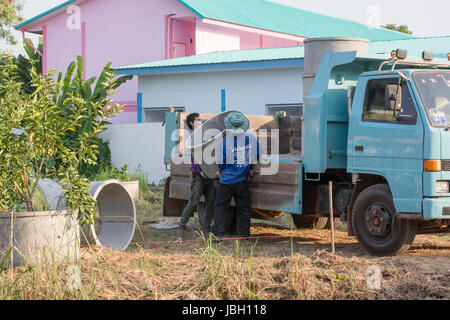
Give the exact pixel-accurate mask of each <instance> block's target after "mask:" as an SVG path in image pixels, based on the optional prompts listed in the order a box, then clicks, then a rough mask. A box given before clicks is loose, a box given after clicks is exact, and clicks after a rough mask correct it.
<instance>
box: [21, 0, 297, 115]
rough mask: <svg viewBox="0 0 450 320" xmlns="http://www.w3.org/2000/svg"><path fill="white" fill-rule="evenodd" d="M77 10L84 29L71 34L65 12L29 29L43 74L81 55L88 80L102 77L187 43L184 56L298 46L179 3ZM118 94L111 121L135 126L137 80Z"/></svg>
mask: <svg viewBox="0 0 450 320" xmlns="http://www.w3.org/2000/svg"><path fill="white" fill-rule="evenodd" d="M79 8H80V13H81V24H80V28H74V29H72V30H71V29H69V28H68V26H67V21H68V20H69V18H70V16H71V14H72V12H71V13H70V14H69V13H67V12H63V13H60V14H59V15H56V16H53V17H50V18H49V19H47V20H45V21H43V22H42V23H41V24H40V25H36V26H33V27H32V29H30V30H35V31H36V30H38V31H43V37H44V72H47V71H48V70H50V69H52V68H54V69H56V70H57V71H61V72H65V70H66V69H67V66H68V65H69V63H70V62H71V61H74V60H75V59H76V56H77V55H81V56H83V58H84V59H85V76H86V77H91V76H98V75H99V74H100V72H101V71H102V69H103V67H104V66H105V65H106V63H107V62H109V61H112V62H113V65H114V66H115V67H118V66H125V65H133V64H140V63H145V62H150V61H158V60H164V59H167V58H171V57H173V50H174V49H173V46H172V45H170V44H172V42H173V43H177V44H178V45H180V44H181V45H183V44H184V45H185V47H186V49H185V54H186V55H194V54H203V53H209V52H215V51H227V50H243V49H256V48H270V47H281V46H295V45H298V44H299V43H298V42H296V41H292V40H286V39H279V38H276V37H270V36H267V35H259V34H256V33H250V32H246V31H241V30H237V29H234V28H226V27H223V26H217V25H212V24H207V23H203V22H202V21H201V20H200V18H199V17H197V16H196V15H195V14H194V13H193V12H192V11H190V10H188V9H187V8H186V7H184V6H183V5H182V4H180V3H179V2H178V1H177V0H151V1H148V0H128V1H123V0H86V1H84V2H82V3H80V4H79ZM169 15H170V18H168V16H169ZM169 43H170V44H169ZM177 49H179V47H178V48H177ZM119 89H120V92H119V93H117V94H116V95H115V96H114V99H115V101H116V102H117V103H120V104H126V107H125V112H123V113H122V114H121V115H120V117H118V118H115V119H113V121H112V122H113V123H130V122H131V123H135V122H136V121H137V113H136V111H137V92H138V84H137V77H135V79H133V80H131V81H129V82H127V83H126V84H125V85H123V86H121V87H120V88H119ZM144 107H145V106H144Z"/></svg>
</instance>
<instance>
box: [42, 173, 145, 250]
mask: <svg viewBox="0 0 450 320" xmlns="http://www.w3.org/2000/svg"><path fill="white" fill-rule="evenodd" d="M38 188H39V190H40V191H41V192H42V194H43V196H44V199H45V202H46V203H47V205H48V206H49V208H50V209H51V210H67V209H68V208H67V207H66V205H65V199H64V194H63V191H62V186H61V185H60V184H59V183H58V182H55V181H53V180H49V179H44V180H40V181H39V183H38ZM89 193H90V195H91V196H92V197H93V198H94V199H95V200H96V201H97V204H98V209H99V212H98V214H99V220H98V221H97V222H96V224H94V225H85V226H83V227H82V229H81V244H83V245H86V244H96V245H101V246H104V247H106V248H111V249H115V250H119V251H124V250H126V249H127V248H128V245H129V243H130V242H131V240H132V239H133V236H134V231H135V228H136V207H135V205H134V201H133V199H132V196H131V195H130V193H129V192H128V191H127V189H126V188H125V186H124V185H123V184H122V183H121V182H120V181H118V180H107V181H93V182H91V189H90V190H89Z"/></svg>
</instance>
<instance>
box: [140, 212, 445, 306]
mask: <svg viewBox="0 0 450 320" xmlns="http://www.w3.org/2000/svg"><path fill="white" fill-rule="evenodd" d="M159 221H172V222H174V223H177V222H178V219H176V218H163V217H156V218H153V219H150V221H141V222H140V226H139V228H138V229H139V230H138V231H137V233H136V234H137V235H136V237H135V239H134V241H136V242H142V243H145V244H144V245H143V248H144V249H145V250H150V251H151V252H152V253H154V254H158V255H161V256H168V255H177V254H181V255H185V254H188V255H190V256H192V258H193V259H196V257H195V256H196V254H197V252H199V250H201V248H204V247H205V243H204V241H202V240H199V239H198V237H199V233H198V230H197V228H198V221H197V219H196V218H193V219H191V222H190V224H189V226H188V231H187V236H186V241H185V242H184V243H182V244H175V243H173V242H171V241H173V240H174V238H175V232H176V231H175V230H156V229H154V228H152V227H151V226H150V225H151V224H152V223H154V222H159ZM286 221H287V220H286V219H285V221H284V223H271V222H265V221H262V222H261V221H260V220H254V221H253V223H252V229H251V232H252V237H255V238H258V240H256V239H253V240H251V241H250V242H249V243H247V244H244V245H242V247H241V250H243V251H244V252H243V254H244V255H245V254H249V253H250V251H251V250H252V247H254V248H253V252H252V255H253V257H254V258H255V259H263V260H264V259H271V260H273V259H275V260H279V261H283V259H284V258H286V257H292V256H293V255H296V256H302V257H309V258H311V257H312V258H314V257H317V256H318V255H319V256H320V255H325V256H327V259H325V261H330V259H331V262H329V264H330V265H329V266H328V267H336V265H339V264H341V265H342V264H347V263H349V264H350V265H353V266H355V267H357V268H356V269H355V270H359V272H362V273H364V272H365V273H366V278H368V277H370V276H371V275H373V274H374V273H373V272H378V271H377V270H379V272H381V274H380V275H381V278H380V287H376V288H375V290H372V291H371V294H368V295H366V296H364V295H363V296H362V298H364V299H366V298H369V299H370V298H374V299H395V300H396V299H450V234H449V233H447V234H440V235H438V234H436V235H418V236H417V237H416V239H415V241H414V244H413V246H412V247H411V249H410V250H409V251H408V252H406V253H405V254H403V255H399V256H396V257H384V258H376V257H372V256H369V255H367V254H366V253H365V251H364V250H363V249H362V248H361V247H360V246H359V245H358V242H357V240H356V239H355V238H353V237H348V236H347V233H346V232H344V230H345V226H344V227H343V226H340V227H339V228H338V229H339V230H340V231H336V234H335V243H336V252H337V254H336V259H337V260H336V261H334V262H333V259H334V258H333V256H332V255H330V254H329V253H328V252H330V251H331V249H330V237H331V234H330V231H329V230H319V231H317V230H309V229H302V230H297V229H293V228H292V227H288V226H286V224H288V223H286ZM230 238H232V236H230ZM165 241H168V242H165ZM216 248H217V250H218V252H220V254H222V255H224V256H227V255H228V256H233V255H235V251H236V241H235V240H228V241H223V242H221V243H219V244H217V245H216ZM330 256H331V258H330ZM322 258H323V257H322ZM263 260H262V261H263ZM371 268H372V269H371ZM373 268H374V269H373ZM370 270H375V271H370ZM371 272H372V273H371Z"/></svg>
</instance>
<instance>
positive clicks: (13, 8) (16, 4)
mask: <svg viewBox="0 0 450 320" xmlns="http://www.w3.org/2000/svg"><path fill="white" fill-rule="evenodd" d="M22 8H23V3H22V1H18V0H0V39H5V40H6V42H7V43H9V44H16V39H15V38H14V36H13V34H12V32H11V29H12V27H14V26H15V25H16V24H18V23H20V22H21V21H22V17H21V16H20V14H19V12H20V11H21V10H22Z"/></svg>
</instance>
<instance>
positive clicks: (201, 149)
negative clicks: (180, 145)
mask: <svg viewBox="0 0 450 320" xmlns="http://www.w3.org/2000/svg"><path fill="white" fill-rule="evenodd" d="M235 112H237V113H240V112H239V111H235V110H233V111H227V112H224V113H221V114H219V115H217V116H215V117H213V118H211V119H209V120H208V121H206V122H205V123H204V124H203V125H202V126H201V127H199V128H197V129H195V130H194V132H193V133H192V134H191V135H190V136H189V137H188V138H187V139H186V142H185V147H186V149H187V150H189V151H190V152H191V154H192V155H193V156H194V160H195V162H196V163H199V164H200V167H201V168H202V170H203V172H204V173H205V174H206V176H207V177H208V178H210V179H215V178H216V176H217V172H218V170H219V168H218V167H217V163H216V155H215V147H216V146H217V144H218V143H219V142H220V141H221V140H222V139H223V137H224V136H225V134H226V128H225V122H224V121H225V118H226V117H227V116H228V115H230V113H235ZM243 116H244V115H243Z"/></svg>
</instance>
